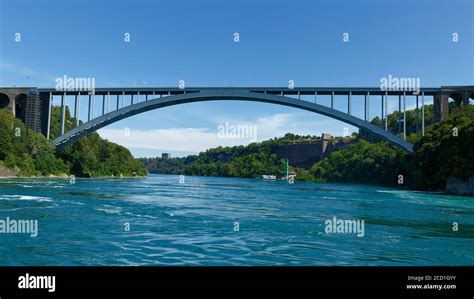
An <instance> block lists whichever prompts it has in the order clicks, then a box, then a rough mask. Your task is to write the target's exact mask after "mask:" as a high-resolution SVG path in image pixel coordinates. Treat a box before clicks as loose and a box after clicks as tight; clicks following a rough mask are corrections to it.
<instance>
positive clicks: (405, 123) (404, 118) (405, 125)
mask: <svg viewBox="0 0 474 299" xmlns="http://www.w3.org/2000/svg"><path fill="white" fill-rule="evenodd" d="M406 108H407V101H406V92H405V91H404V92H403V140H407V109H406Z"/></svg>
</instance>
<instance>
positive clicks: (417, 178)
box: [311, 106, 474, 190]
mask: <svg viewBox="0 0 474 299" xmlns="http://www.w3.org/2000/svg"><path fill="white" fill-rule="evenodd" d="M455 128H457V132H458V136H455V134H454V132H455V131H454V129H455ZM408 140H409V141H411V142H413V143H415V145H414V148H415V152H416V154H415V156H414V157H412V156H410V155H407V154H405V153H404V152H402V151H400V150H397V149H394V148H392V147H391V146H389V145H388V144H387V143H386V142H380V143H377V144H370V143H368V142H367V141H365V140H363V139H360V140H359V141H358V143H356V144H353V145H350V146H349V147H348V149H346V150H343V151H338V152H335V153H333V154H332V155H331V156H330V157H328V158H326V159H324V160H323V161H320V162H318V163H316V164H315V165H313V167H312V168H311V171H312V173H313V175H314V177H315V178H316V179H317V180H324V181H331V182H347V183H349V182H350V183H369V184H380V185H397V183H398V180H397V176H398V175H400V174H402V175H403V176H404V178H405V179H404V182H405V184H406V186H408V187H411V188H415V189H420V190H442V189H444V187H445V186H446V182H447V180H448V178H449V177H455V178H458V179H461V180H468V179H469V178H471V177H472V176H474V163H473V162H472V161H474V151H473V150H472V149H473V148H474V107H473V106H466V107H463V108H462V107H454V106H453V107H450V117H449V119H448V120H446V121H443V122H440V123H436V124H432V125H430V126H427V127H426V130H425V136H424V137H422V138H420V139H418V141H417V140H416V135H415V133H412V134H411V135H410V136H409V137H408Z"/></svg>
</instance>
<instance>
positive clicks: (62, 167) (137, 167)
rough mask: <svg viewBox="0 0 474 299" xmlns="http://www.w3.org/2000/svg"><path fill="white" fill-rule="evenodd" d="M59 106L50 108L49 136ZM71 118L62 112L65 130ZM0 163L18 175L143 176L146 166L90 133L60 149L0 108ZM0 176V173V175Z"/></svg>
mask: <svg viewBox="0 0 474 299" xmlns="http://www.w3.org/2000/svg"><path fill="white" fill-rule="evenodd" d="M59 115H60V108H59V107H53V109H52V126H51V137H52V138H51V139H54V138H55V137H56V136H58V135H59V130H60V128H59ZM74 121H75V120H74V119H73V118H72V117H71V116H70V114H69V111H66V123H65V126H66V129H67V130H70V129H72V128H73V125H74ZM0 140H1V142H0V165H1V166H3V168H2V169H4V170H5V173H6V174H11V172H12V171H13V173H15V174H16V175H18V176H50V175H53V176H66V175H75V176H78V177H112V176H115V177H120V176H125V177H131V176H144V175H146V169H145V168H144V166H143V165H142V164H141V163H140V162H139V161H138V160H136V159H134V158H133V156H132V155H131V153H130V151H129V150H128V149H126V148H124V147H122V146H120V145H117V144H115V143H112V142H109V141H107V140H104V139H102V138H100V137H99V135H98V134H97V133H92V134H90V135H88V136H86V137H84V138H82V139H81V140H79V141H77V142H75V143H74V144H72V145H69V146H67V147H66V148H65V149H63V150H62V151H61V152H59V153H56V152H55V146H54V144H53V142H52V141H51V140H48V139H46V137H44V136H43V135H42V134H40V133H37V132H35V131H33V130H30V129H27V128H26V126H25V124H23V123H22V122H21V121H20V120H19V119H16V118H15V117H14V116H13V115H12V113H11V112H10V111H7V110H5V109H2V110H0ZM0 176H1V175H0Z"/></svg>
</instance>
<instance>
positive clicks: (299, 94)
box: [265, 91, 301, 100]
mask: <svg viewBox="0 0 474 299" xmlns="http://www.w3.org/2000/svg"><path fill="white" fill-rule="evenodd" d="M265 93H267V92H266V91H265ZM298 100H301V92H299V91H298Z"/></svg>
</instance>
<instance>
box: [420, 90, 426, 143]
mask: <svg viewBox="0 0 474 299" xmlns="http://www.w3.org/2000/svg"><path fill="white" fill-rule="evenodd" d="M421 136H425V92H424V91H423V92H422V93H421Z"/></svg>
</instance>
